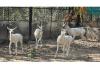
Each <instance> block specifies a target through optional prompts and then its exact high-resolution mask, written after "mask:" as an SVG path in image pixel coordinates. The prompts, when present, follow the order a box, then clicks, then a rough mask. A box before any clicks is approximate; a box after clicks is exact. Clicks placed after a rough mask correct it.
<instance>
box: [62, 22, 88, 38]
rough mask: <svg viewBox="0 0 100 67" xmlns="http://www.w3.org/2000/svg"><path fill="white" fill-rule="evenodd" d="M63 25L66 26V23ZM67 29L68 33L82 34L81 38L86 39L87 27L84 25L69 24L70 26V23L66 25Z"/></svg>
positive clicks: (73, 34)
mask: <svg viewBox="0 0 100 67" xmlns="http://www.w3.org/2000/svg"><path fill="white" fill-rule="evenodd" d="M63 26H65V24H64V25H63ZM66 30H67V33H68V34H69V35H72V36H75V37H76V36H80V37H81V39H83V40H84V39H85V37H84V35H85V32H86V31H85V29H84V27H79V28H70V27H69V26H68V24H67V25H66Z"/></svg>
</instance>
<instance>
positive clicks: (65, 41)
mask: <svg viewBox="0 0 100 67" xmlns="http://www.w3.org/2000/svg"><path fill="white" fill-rule="evenodd" d="M65 33H66V30H65V29H62V30H61V34H60V35H59V36H58V38H57V50H56V54H55V57H56V56H57V54H58V50H59V46H60V45H62V47H63V54H64V53H65V52H66V56H68V54H69V50H70V45H71V43H72V42H73V40H74V38H75V37H72V36H70V35H65Z"/></svg>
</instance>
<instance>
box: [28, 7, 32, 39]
mask: <svg viewBox="0 0 100 67" xmlns="http://www.w3.org/2000/svg"><path fill="white" fill-rule="evenodd" d="M31 36H32V7H29V40H31Z"/></svg>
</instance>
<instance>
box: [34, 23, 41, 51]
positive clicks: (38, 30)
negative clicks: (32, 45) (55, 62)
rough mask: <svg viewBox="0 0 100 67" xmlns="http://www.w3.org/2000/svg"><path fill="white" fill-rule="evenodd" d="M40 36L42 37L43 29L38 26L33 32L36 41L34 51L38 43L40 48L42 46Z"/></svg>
mask: <svg viewBox="0 0 100 67" xmlns="http://www.w3.org/2000/svg"><path fill="white" fill-rule="evenodd" d="M42 35H43V29H42V25H41V26H38V28H37V29H36V30H35V32H34V36H35V40H36V49H37V48H38V44H39V42H40V43H41V46H42Z"/></svg>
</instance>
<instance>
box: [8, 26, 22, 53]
mask: <svg viewBox="0 0 100 67" xmlns="http://www.w3.org/2000/svg"><path fill="white" fill-rule="evenodd" d="M7 29H8V30H9V41H10V43H9V54H12V51H11V44H12V43H14V45H15V47H16V48H15V52H16V55H17V46H18V42H20V44H21V48H22V52H23V36H22V35H21V34H19V33H15V34H14V33H13V32H14V30H15V29H16V28H14V29H10V28H8V27H7Z"/></svg>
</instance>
